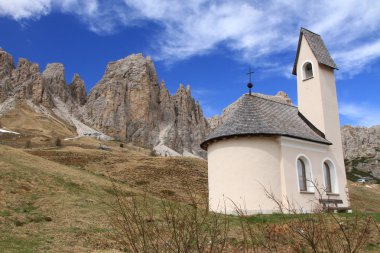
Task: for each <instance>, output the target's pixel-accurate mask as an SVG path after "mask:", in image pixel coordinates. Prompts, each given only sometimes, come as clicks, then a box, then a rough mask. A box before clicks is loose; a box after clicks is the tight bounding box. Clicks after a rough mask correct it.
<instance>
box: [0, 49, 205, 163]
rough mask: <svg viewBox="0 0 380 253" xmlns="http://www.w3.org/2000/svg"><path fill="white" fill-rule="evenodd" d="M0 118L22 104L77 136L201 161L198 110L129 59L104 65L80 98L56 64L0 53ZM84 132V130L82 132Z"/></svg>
mask: <svg viewBox="0 0 380 253" xmlns="http://www.w3.org/2000/svg"><path fill="white" fill-rule="evenodd" d="M0 64H1V65H0V104H1V106H0V116H1V115H4V114H6V113H7V112H9V111H10V110H11V109H14V108H15V107H16V104H17V103H16V102H17V101H27V102H28V104H29V105H30V106H31V107H32V108H33V109H34V110H35V111H39V112H42V113H44V114H46V115H48V116H52V115H53V114H55V116H57V117H59V118H61V119H63V120H64V121H65V122H67V123H68V124H70V125H72V126H75V127H76V128H77V132H78V135H81V134H82V135H90V136H91V135H94V136H97V137H102V138H107V139H109V137H112V138H115V139H117V140H120V141H123V142H127V143H132V144H134V145H137V146H142V147H149V148H153V149H154V150H155V152H156V153H158V154H160V155H164V156H165V155H168V156H175V155H195V156H198V157H205V152H204V151H203V150H202V149H201V148H200V147H199V145H198V144H199V143H200V142H201V140H202V139H203V138H204V137H205V135H206V133H207V132H208V130H209V127H208V123H207V121H206V119H205V118H204V117H203V111H202V109H201V107H200V105H199V103H198V102H196V101H195V100H194V98H193V97H192V95H191V92H190V88H189V87H188V88H184V86H183V85H182V84H181V85H180V86H179V88H178V90H177V92H176V93H175V94H173V95H171V94H170V93H169V91H168V90H167V88H166V86H165V84H164V82H161V84H159V83H158V77H157V73H156V70H155V67H154V64H153V62H152V60H151V59H150V58H149V57H144V56H143V55H142V54H132V55H129V56H127V57H125V58H123V59H120V60H117V61H114V62H109V63H108V64H107V67H106V70H105V72H104V74H103V76H102V78H101V80H100V81H99V82H98V83H97V84H96V85H95V86H94V87H93V88H92V89H91V91H90V92H89V93H88V95H87V94H86V89H85V86H84V81H83V80H82V79H81V78H80V76H79V75H78V74H75V75H74V76H73V79H72V81H71V83H69V84H68V83H67V82H66V80H65V69H64V66H63V64H61V63H49V64H48V65H47V66H46V68H45V70H44V71H43V72H42V73H41V71H40V68H39V65H38V64H36V63H32V62H30V61H28V60H27V59H24V58H20V59H19V62H18V64H17V66H14V61H13V57H12V55H10V54H9V53H7V52H6V51H4V50H2V49H1V50H0ZM87 128H88V130H89V131H87V132H86V131H84V130H83V129H87Z"/></svg>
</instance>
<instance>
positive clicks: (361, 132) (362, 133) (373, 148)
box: [341, 126, 380, 178]
mask: <svg viewBox="0 0 380 253" xmlns="http://www.w3.org/2000/svg"><path fill="white" fill-rule="evenodd" d="M341 133H342V142H343V151H344V157H345V163H346V169H347V170H349V171H351V170H359V171H364V172H369V173H371V174H372V176H374V177H377V178H380V126H373V127H370V128H367V127H351V126H343V127H342V129H341Z"/></svg>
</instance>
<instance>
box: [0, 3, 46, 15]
mask: <svg viewBox="0 0 380 253" xmlns="http://www.w3.org/2000/svg"><path fill="white" fill-rule="evenodd" d="M50 8H51V1H50V0H1V1H0V16H9V17H11V18H13V19H15V20H21V19H25V18H35V19H37V18H39V17H40V16H43V15H46V14H48V13H49V12H50V10H51V9H50Z"/></svg>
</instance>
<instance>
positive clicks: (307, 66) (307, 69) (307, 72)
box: [302, 61, 313, 80]
mask: <svg viewBox="0 0 380 253" xmlns="http://www.w3.org/2000/svg"><path fill="white" fill-rule="evenodd" d="M302 75H303V80H307V79H310V78H312V77H313V64H311V62H309V61H308V62H305V63H304V64H303V66H302Z"/></svg>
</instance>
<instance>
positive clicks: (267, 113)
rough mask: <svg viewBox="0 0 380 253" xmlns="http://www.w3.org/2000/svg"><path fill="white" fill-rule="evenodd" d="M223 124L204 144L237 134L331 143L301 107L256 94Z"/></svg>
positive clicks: (245, 97)
mask: <svg viewBox="0 0 380 253" xmlns="http://www.w3.org/2000/svg"><path fill="white" fill-rule="evenodd" d="M235 103H236V104H235V106H234V109H233V111H232V112H230V113H229V116H228V117H227V119H225V120H224V123H223V124H222V125H221V126H220V127H218V128H216V129H215V130H214V131H212V132H211V133H210V134H209V135H208V136H207V137H206V139H205V140H204V141H203V143H202V144H201V147H202V148H203V149H205V150H207V147H208V145H209V144H210V142H212V141H214V140H220V139H224V138H230V137H235V136H257V135H259V136H263V135H264V136H273V135H275V136H277V135H278V136H287V137H292V138H296V139H301V140H307V141H311V142H316V143H321V144H326V145H331V144H332V143H331V142H329V141H328V140H326V139H325V138H324V134H323V133H322V132H320V131H319V130H318V129H317V128H316V127H315V126H313V125H312V124H311V123H310V122H309V121H308V120H307V119H306V118H305V117H304V116H303V115H302V114H301V113H300V112H299V111H298V108H297V107H295V106H293V105H289V104H286V103H281V102H279V101H276V100H273V99H269V98H265V97H263V96H259V95H256V94H252V95H249V94H245V95H243V96H242V97H240V98H239V99H238V100H237V101H236V102H235Z"/></svg>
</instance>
